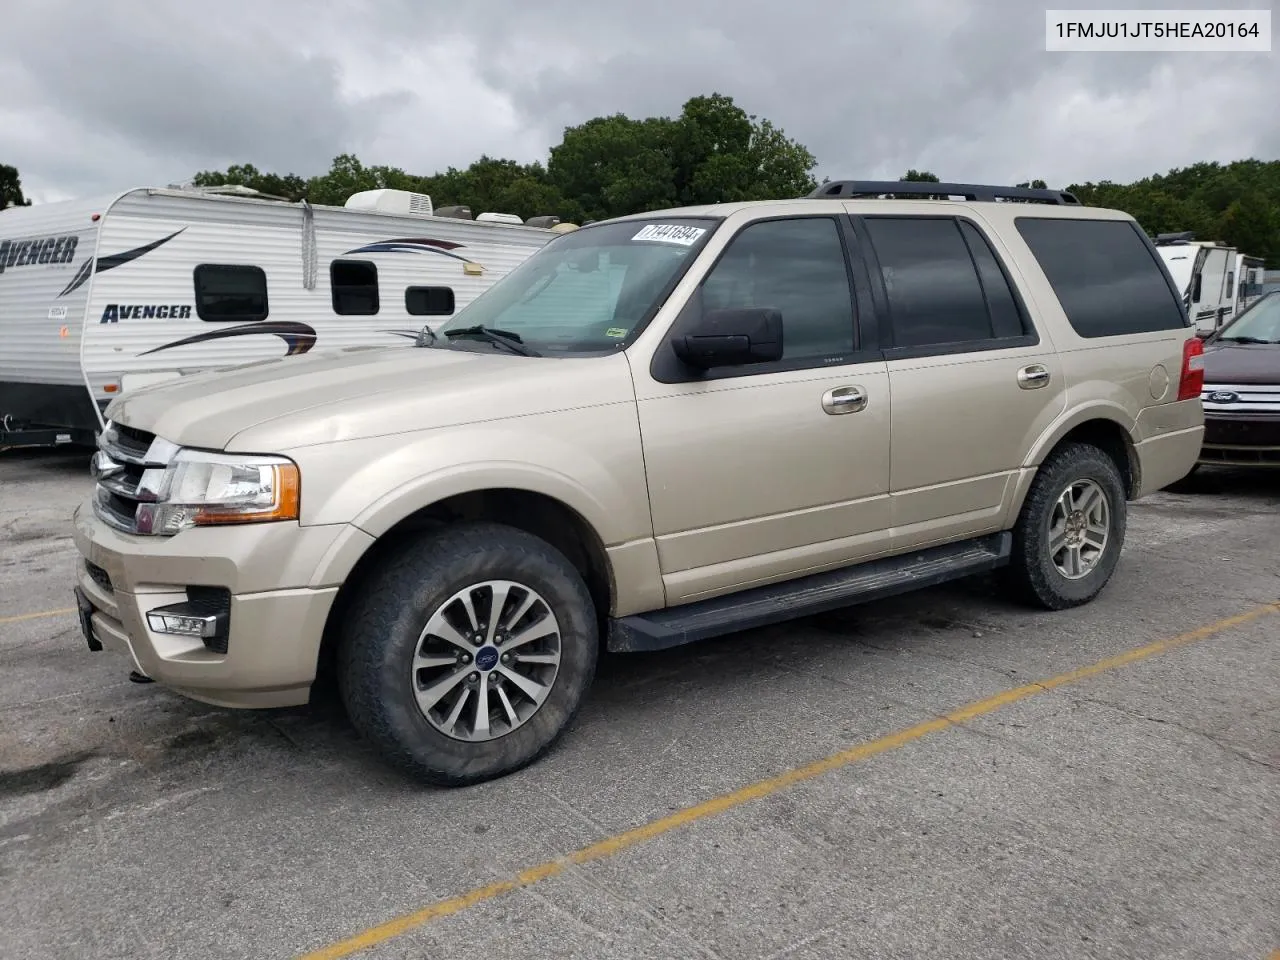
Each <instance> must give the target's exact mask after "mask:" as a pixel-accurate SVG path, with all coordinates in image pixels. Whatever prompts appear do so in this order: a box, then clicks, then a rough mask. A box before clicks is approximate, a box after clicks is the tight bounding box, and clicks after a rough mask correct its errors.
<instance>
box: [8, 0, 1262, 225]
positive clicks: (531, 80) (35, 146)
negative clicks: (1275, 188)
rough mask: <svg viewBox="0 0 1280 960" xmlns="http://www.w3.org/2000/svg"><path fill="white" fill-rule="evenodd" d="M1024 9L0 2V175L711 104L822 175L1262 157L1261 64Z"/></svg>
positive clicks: (88, 180)
mask: <svg viewBox="0 0 1280 960" xmlns="http://www.w3.org/2000/svg"><path fill="white" fill-rule="evenodd" d="M1053 6H1054V7H1055V8H1063V7H1085V8H1090V7H1093V8H1096V7H1099V6H1102V4H1101V3H1097V2H1095V3H1087V2H1086V3H1079V2H1076V3H1071V2H1061V0H1059V2H1055V3H1054V4H1053ZM1124 6H1129V7H1145V8H1152V7H1155V6H1157V5H1155V4H1150V3H1145V4H1144V3H1129V4H1124ZM1158 6H1159V7H1163V8H1169V7H1180V8H1192V6H1193V5H1190V4H1185V3H1181V4H1180V3H1176V2H1173V0H1169V2H1165V3H1162V4H1159V5H1158ZM1198 6H1199V7H1200V8H1204V7H1221V8H1234V9H1240V8H1257V9H1267V8H1268V6H1269V4H1268V3H1266V2H1259V0H1238V2H1234V3H1230V4H1222V3H1218V4H1215V3H1212V2H1210V0H1202V2H1201V3H1200V4H1198ZM1044 7H1045V5H1044V4H1038V3H1031V2H1029V0H890V2H887V3H881V2H877V0H857V2H852V3H851V2H837V0H789V2H786V3H778V2H777V0H770V2H759V0H683V2H670V0H644V2H641V3H623V2H622V0H612V2H609V0H594V2H591V3H586V2H568V0H487V2H486V0H469V2H465V3H457V2H453V3H443V2H439V0H368V2H361V0H327V2H326V0H308V2H303V0H256V2H253V3H249V2H242V0H223V2H222V3H219V4H216V5H212V6H210V5H206V4H200V5H197V4H194V3H190V2H183V3H178V2H161V0H136V2H130V0H99V2H96V3H92V2H88V0H76V2H72V0H62V2H57V0H41V3H40V4H34V3H25V4H20V3H11V4H8V5H7V6H6V9H5V13H4V15H3V24H2V26H0V163H10V164H14V165H16V166H17V167H18V168H19V170H20V172H21V174H22V181H23V187H24V190H25V191H26V193H27V195H28V196H29V197H32V198H33V199H34V200H36V201H37V202H47V201H51V200H57V199H62V198H65V197H72V196H87V195H91V194H96V193H103V192H109V191H113V190H117V189H121V188H124V187H129V186H136V185H142V184H152V183H161V184H163V183H169V182H172V181H176V180H183V179H185V178H188V177H190V176H191V175H192V174H194V173H195V172H196V171H198V170H203V169H215V168H223V167H226V166H227V165H229V164H232V163H245V162H248V163H253V164H255V165H256V166H258V167H259V168H261V169H264V170H272V171H276V172H280V173H284V172H295V173H299V174H302V175H304V176H306V175H311V174H315V173H320V172H323V171H325V170H327V169H328V167H329V163H330V161H331V159H332V158H333V157H334V156H335V155H337V154H339V153H342V152H351V153H355V154H356V155H357V156H359V157H360V158H361V159H362V160H363V161H365V162H366V163H385V164H391V165H394V166H399V167H403V168H404V169H406V170H408V171H410V172H414V173H430V172H434V171H436V170H441V169H444V168H445V167H447V166H449V165H454V166H465V165H466V164H468V163H470V162H471V161H472V160H474V159H475V158H476V157H478V156H479V155H480V154H482V153H488V154H489V155H491V156H502V157H511V158H514V159H517V160H520V161H530V160H535V159H541V160H545V159H546V156H547V150H548V148H549V147H550V146H552V145H553V144H555V143H557V142H558V141H559V139H560V136H561V134H562V132H563V129H564V127H565V126H567V125H573V124H577V123H581V122H582V121H584V120H587V119H589V118H591V117H594V116H598V115H601V114H607V113H615V112H623V113H626V114H629V115H631V116H637V117H638V116H647V115H655V114H664V115H673V114H675V113H677V112H678V111H679V109H680V107H681V104H683V102H684V101H685V100H686V99H688V98H689V97H691V96H695V95H697V94H701V93H710V92H712V91H719V92H721V93H725V94H728V95H730V96H732V97H733V98H734V99H735V100H736V101H737V102H738V103H739V104H740V105H741V106H743V107H744V108H745V109H746V110H747V111H748V112H750V113H754V114H757V115H759V116H763V117H768V118H769V119H770V120H772V121H773V122H774V123H775V124H776V125H778V126H781V127H782V128H783V129H784V130H785V131H786V132H787V134H788V135H790V136H792V137H794V138H795V139H797V140H799V141H800V142H802V143H804V144H805V145H806V146H808V147H809V149H810V150H812V151H813V152H814V154H815V155H816V156H817V158H818V162H819V167H818V170H817V173H818V175H819V177H821V176H823V175H826V176H831V177H867V178H875V177H885V178H896V177H897V176H899V175H900V174H901V173H902V172H903V171H904V170H906V169H907V168H909V167H916V168H921V169H929V170H932V171H934V172H935V173H937V174H938V175H940V176H941V177H943V178H944V179H950V180H971V181H985V182H1014V181H1017V180H1024V179H1028V178H1032V177H1041V178H1043V179H1045V180H1047V181H1048V182H1049V183H1050V185H1053V186H1064V185H1066V184H1067V183H1070V182H1079V181H1083V180H1099V179H1104V178H1109V179H1113V180H1120V181H1125V180H1131V179H1134V178H1136V177H1141V176H1144V175H1147V174H1150V173H1155V172H1163V171H1165V170H1167V169H1169V168H1171V167H1175V166H1184V165H1186V164H1190V163H1194V162H1196V161H1199V160H1218V161H1223V162H1226V161H1230V160H1235V159H1241V158H1244V157H1250V156H1252V157H1257V158H1259V159H1264V160H1274V159H1280V111H1278V110H1277V101H1278V99H1280V94H1277V91H1280V53H1276V52H1273V53H1259V54H1154V53H1146V54H1137V53H1124V54H1061V53H1046V52H1045V50H1044Z"/></svg>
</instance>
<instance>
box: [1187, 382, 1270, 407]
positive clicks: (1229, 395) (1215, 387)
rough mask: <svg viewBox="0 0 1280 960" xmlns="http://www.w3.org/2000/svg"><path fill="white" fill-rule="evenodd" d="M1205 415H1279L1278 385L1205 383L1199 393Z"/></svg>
mask: <svg viewBox="0 0 1280 960" xmlns="http://www.w3.org/2000/svg"><path fill="white" fill-rule="evenodd" d="M1200 402H1201V403H1202V404H1204V412H1205V413H1206V414H1210V415H1212V414H1215V413H1269V414H1280V383H1262V384H1259V383H1240V384H1235V383H1206V384H1205V385H1204V389H1203V390H1202V391H1201V393H1200Z"/></svg>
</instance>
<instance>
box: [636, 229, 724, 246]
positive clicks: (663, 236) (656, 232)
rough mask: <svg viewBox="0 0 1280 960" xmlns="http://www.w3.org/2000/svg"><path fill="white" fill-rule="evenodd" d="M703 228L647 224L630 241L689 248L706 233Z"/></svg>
mask: <svg viewBox="0 0 1280 960" xmlns="http://www.w3.org/2000/svg"><path fill="white" fill-rule="evenodd" d="M706 232H707V231H706V228H705V227H683V226H680V225H679V224H676V223H649V224H645V226H643V227H641V228H640V232H639V233H637V234H636V235H635V236H634V237H632V238H631V239H632V240H653V241H656V242H657V243H678V244H680V246H682V247H691V246H693V245H694V244H695V243H697V242H698V238H699V237H701V236H702V235H703V234H704V233H706Z"/></svg>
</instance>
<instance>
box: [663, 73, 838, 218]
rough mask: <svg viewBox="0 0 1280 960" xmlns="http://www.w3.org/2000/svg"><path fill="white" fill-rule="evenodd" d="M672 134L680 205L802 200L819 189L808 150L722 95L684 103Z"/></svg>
mask: <svg viewBox="0 0 1280 960" xmlns="http://www.w3.org/2000/svg"><path fill="white" fill-rule="evenodd" d="M670 131H671V156H672V161H673V166H674V168H675V174H676V195H677V197H678V201H679V203H681V204H683V205H693V204H701V203H719V202H725V201H741V200H767V199H775V198H777V199H781V198H787V197H795V196H803V195H804V194H807V193H809V192H810V191H812V190H813V189H814V187H816V186H817V185H818V184H817V181H816V180H815V179H814V178H813V175H812V173H811V171H812V170H813V168H814V167H815V166H816V165H817V160H816V159H815V158H814V156H813V154H812V153H810V152H809V150H808V149H807V148H806V147H804V146H803V145H802V144H799V143H797V142H796V141H794V140H792V139H790V138H789V137H787V135H786V133H785V132H784V131H782V130H781V129H779V128H777V127H775V126H774V125H773V124H772V123H771V122H770V121H769V120H766V119H760V118H758V117H756V116H755V115H754V114H748V113H747V112H746V111H745V110H743V109H742V108H741V107H739V106H738V105H737V104H735V103H734V102H733V98H732V97H728V96H725V95H724V94H720V93H713V94H711V95H710V96H704V97H693V98H691V99H690V100H688V101H686V102H685V104H684V108H683V109H682V110H681V112H680V116H679V117H678V118H677V119H676V120H675V122H674V124H672V126H671V128H670Z"/></svg>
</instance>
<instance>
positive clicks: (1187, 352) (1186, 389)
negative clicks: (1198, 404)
mask: <svg viewBox="0 0 1280 960" xmlns="http://www.w3.org/2000/svg"><path fill="white" fill-rule="evenodd" d="M1203 390H1204V342H1203V341H1202V340H1201V339H1200V338H1199V337H1191V338H1190V339H1188V340H1187V341H1186V343H1184V344H1183V345H1182V375H1181V376H1180V377H1179V378H1178V399H1179V400H1194V399H1195V398H1196V397H1198V396H1200V393H1201V392H1202V391H1203Z"/></svg>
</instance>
